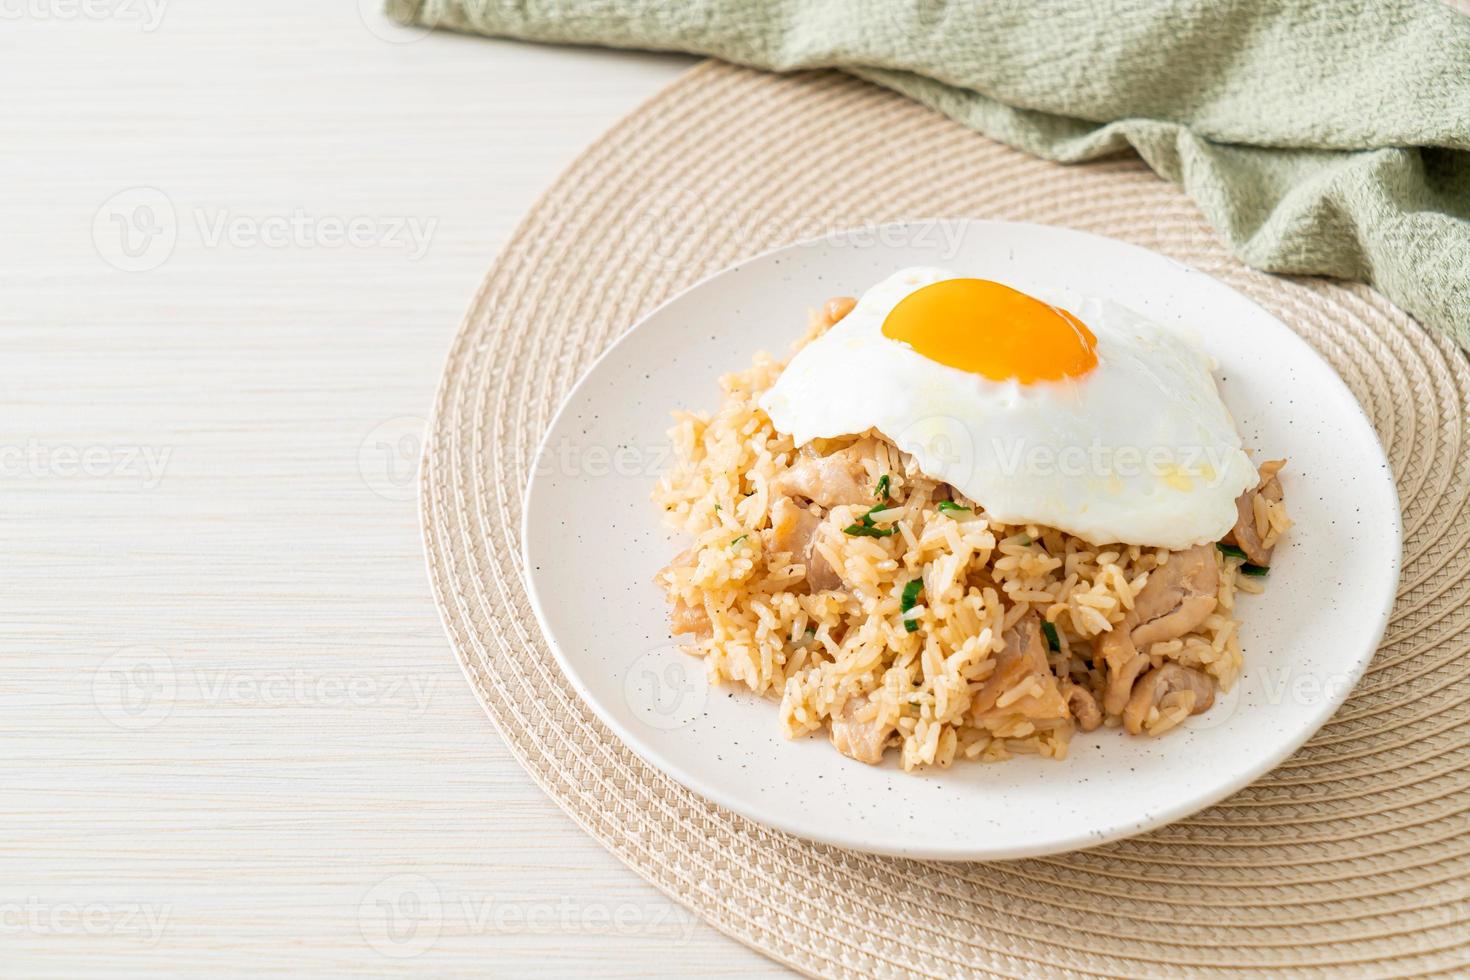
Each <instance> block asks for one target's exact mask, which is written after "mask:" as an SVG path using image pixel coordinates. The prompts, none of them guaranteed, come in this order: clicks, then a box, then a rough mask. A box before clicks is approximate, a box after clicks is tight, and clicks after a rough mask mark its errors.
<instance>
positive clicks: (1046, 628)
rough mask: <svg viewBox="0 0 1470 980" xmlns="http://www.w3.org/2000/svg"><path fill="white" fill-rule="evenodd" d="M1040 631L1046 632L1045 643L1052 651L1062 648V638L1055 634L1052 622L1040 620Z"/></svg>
mask: <svg viewBox="0 0 1470 980" xmlns="http://www.w3.org/2000/svg"><path fill="white" fill-rule="evenodd" d="M1041 632H1043V633H1045V634H1046V645H1047V646H1048V647H1050V648H1051V649H1052V650H1054V651H1055V650H1060V649H1061V648H1062V640H1061V637H1059V636H1057V628H1056V625H1055V624H1054V623H1048V622H1047V621H1046V620H1042V621H1041Z"/></svg>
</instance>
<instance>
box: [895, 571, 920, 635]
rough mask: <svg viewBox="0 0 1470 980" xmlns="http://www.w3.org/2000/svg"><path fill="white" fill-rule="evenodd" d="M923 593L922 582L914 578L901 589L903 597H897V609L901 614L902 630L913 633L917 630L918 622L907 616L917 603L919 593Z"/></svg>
mask: <svg viewBox="0 0 1470 980" xmlns="http://www.w3.org/2000/svg"><path fill="white" fill-rule="evenodd" d="M922 591H924V580H923V579H921V578H916V579H914V580H913V581H911V582H909V584H908V585H905V586H904V587H903V595H902V596H900V597H899V600H898V608H899V610H900V611H901V612H903V614H904V617H903V628H904V629H906V630H908V631H909V632H910V633H913V632H915V631H917V630H918V628H919V621H918V620H917V619H911V618H910V617H909V615H908V612H909V610H910V609H912V608H914V606H915V605H917V604H918V602H919V593H920V592H922Z"/></svg>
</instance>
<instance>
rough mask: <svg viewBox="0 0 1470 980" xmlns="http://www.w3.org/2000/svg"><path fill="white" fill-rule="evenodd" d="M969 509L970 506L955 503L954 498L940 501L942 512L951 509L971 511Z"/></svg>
mask: <svg viewBox="0 0 1470 980" xmlns="http://www.w3.org/2000/svg"><path fill="white" fill-rule="evenodd" d="M969 509H970V508H968V507H961V506H960V505H959V504H957V503H955V502H954V501H953V500H941V501H940V502H939V512H940V513H941V514H943V513H944V512H945V511H949V510H963V511H969Z"/></svg>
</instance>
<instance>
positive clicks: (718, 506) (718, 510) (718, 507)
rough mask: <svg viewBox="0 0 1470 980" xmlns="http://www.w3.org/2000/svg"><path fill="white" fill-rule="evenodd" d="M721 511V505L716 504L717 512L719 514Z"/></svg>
mask: <svg viewBox="0 0 1470 980" xmlns="http://www.w3.org/2000/svg"><path fill="white" fill-rule="evenodd" d="M719 512H720V505H719V504H715V513H716V514H718V513H719Z"/></svg>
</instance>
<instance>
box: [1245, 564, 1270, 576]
mask: <svg viewBox="0 0 1470 980" xmlns="http://www.w3.org/2000/svg"><path fill="white" fill-rule="evenodd" d="M1270 570H1271V569H1269V568H1267V567H1266V566H1265V565H1252V564H1251V563H1250V562H1246V563H1245V564H1244V565H1241V566H1240V571H1241V573H1242V574H1244V575H1250V576H1253V577H1255V578H1260V577H1261V576H1262V575H1265V574H1266V573H1267V572H1269V571H1270Z"/></svg>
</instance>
